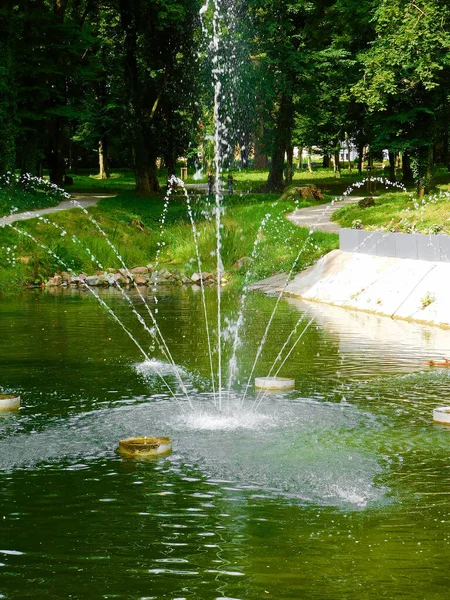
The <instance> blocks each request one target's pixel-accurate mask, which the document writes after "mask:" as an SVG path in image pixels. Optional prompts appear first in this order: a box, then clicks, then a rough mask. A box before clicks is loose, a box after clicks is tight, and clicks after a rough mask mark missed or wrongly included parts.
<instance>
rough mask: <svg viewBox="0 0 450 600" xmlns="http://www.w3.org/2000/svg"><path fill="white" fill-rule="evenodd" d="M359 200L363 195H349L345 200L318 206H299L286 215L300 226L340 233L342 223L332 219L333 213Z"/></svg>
mask: <svg viewBox="0 0 450 600" xmlns="http://www.w3.org/2000/svg"><path fill="white" fill-rule="evenodd" d="M358 200H361V196H347V198H345V199H344V200H340V201H339V202H335V203H334V204H318V205H317V206H308V208H297V210H294V212H292V213H289V214H288V215H286V217H287V218H288V219H289V221H292V223H294V225H298V226H299V227H310V228H312V229H314V230H316V231H326V232H327V233H339V228H340V225H339V224H338V223H333V222H332V221H330V217H331V215H332V214H333V213H334V212H335V211H336V210H338V209H339V208H341V206H344V205H346V204H355V203H356V202H358Z"/></svg>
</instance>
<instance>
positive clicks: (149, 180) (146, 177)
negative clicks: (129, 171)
mask: <svg viewBox="0 0 450 600" xmlns="http://www.w3.org/2000/svg"><path fill="white" fill-rule="evenodd" d="M133 160H134V173H135V176H136V192H137V193H138V194H139V195H141V196H151V195H152V194H153V193H154V192H155V191H158V190H159V182H158V177H157V168H156V157H153V156H151V155H150V154H149V153H148V151H147V149H146V147H145V142H144V140H142V139H141V138H140V137H135V139H134V140H133Z"/></svg>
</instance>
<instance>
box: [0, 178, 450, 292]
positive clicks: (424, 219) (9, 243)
mask: <svg viewBox="0 0 450 600" xmlns="http://www.w3.org/2000/svg"><path fill="white" fill-rule="evenodd" d="M375 175H376V176H382V172H381V171H380V172H379V173H376V174H375ZM160 177H161V179H160V180H161V185H164V183H165V179H166V176H165V174H164V173H163V172H162V173H161V175H160ZM362 178H364V175H363V176H362V177H361V175H359V174H358V173H357V171H356V170H353V171H343V172H342V173H341V176H340V177H335V175H334V173H333V172H332V171H331V170H326V169H317V170H314V171H313V172H312V173H309V172H307V171H306V170H303V171H297V172H296V174H295V177H294V181H293V184H292V186H290V187H289V188H288V189H287V190H285V192H284V193H283V194H282V195H280V194H273V193H271V194H268V193H263V192H261V191H260V190H261V188H262V186H263V184H264V183H265V181H266V179H267V171H254V170H247V171H237V170H236V171H235V172H234V182H235V189H234V194H233V195H228V194H227V193H226V192H225V194H224V198H223V206H224V214H223V225H224V227H223V231H222V260H223V264H224V268H225V271H226V272H227V276H228V279H229V280H230V282H231V283H233V284H236V285H239V284H242V283H243V281H244V278H245V274H246V269H247V268H248V265H247V266H245V267H241V268H239V267H238V261H239V259H241V258H243V257H245V256H251V255H252V253H253V255H254V258H255V260H254V262H253V264H252V268H251V277H247V279H246V282H248V281H249V280H251V281H256V280H258V279H262V278H264V277H269V276H271V275H273V274H275V273H278V272H281V271H289V270H290V269H291V267H292V265H293V264H294V262H295V260H296V259H297V262H296V263H295V266H294V272H299V271H301V270H303V269H304V268H305V267H307V266H309V265H311V264H313V263H314V262H315V261H317V260H318V259H319V258H320V257H321V256H323V255H324V254H326V253H327V252H329V251H330V250H333V249H335V248H337V247H338V236H337V235H336V234H334V233H324V232H320V231H316V232H314V233H310V230H309V229H308V228H302V227H297V226H296V225H294V224H292V223H291V222H289V221H288V220H287V219H286V218H285V217H286V214H288V213H290V212H292V211H293V210H294V209H295V208H306V207H308V206H312V205H317V204H318V202H317V201H315V200H304V199H301V198H300V196H299V194H298V193H297V191H296V188H297V187H299V186H305V185H311V184H314V185H316V186H317V187H319V188H320V189H321V190H322V192H323V194H324V199H323V201H321V203H323V204H328V203H330V202H331V201H332V200H335V199H336V198H340V197H342V195H343V194H345V193H348V192H350V194H352V195H355V196H358V197H361V196H372V197H373V198H374V204H373V206H369V207H367V208H361V207H360V206H358V204H357V203H356V204H354V205H347V206H343V207H342V208H340V209H339V204H338V203H336V212H335V213H334V214H333V216H332V219H333V220H335V221H336V222H338V223H339V224H340V225H341V226H344V227H352V226H365V227H366V228H382V229H389V230H393V231H422V232H426V233H430V232H431V233H438V232H450V201H449V196H448V195H447V193H448V191H449V189H450V174H448V173H447V172H446V171H442V172H438V173H437V176H436V187H435V189H434V190H433V192H432V193H431V194H430V195H428V196H425V197H424V198H423V199H421V200H420V201H419V200H418V199H417V197H416V195H415V193H414V190H413V189H412V188H411V189H409V190H408V191H407V192H404V191H398V189H397V188H390V187H389V186H388V187H387V188H386V187H385V186H384V185H381V184H379V183H378V184H377V185H376V190H375V191H372V192H371V193H370V194H369V193H368V190H367V185H363V186H362V187H358V186H355V184H356V183H357V182H360V181H361V179H362ZM187 183H188V184H189V183H191V184H192V183H199V181H198V180H197V181H194V180H193V178H192V174H190V176H189V178H188V180H187ZM200 183H202V181H200ZM392 189H394V191H392ZM68 191H69V192H70V193H71V194H73V195H75V194H79V193H83V194H93V195H105V196H107V197H104V198H102V199H101V200H100V201H99V203H98V204H97V205H96V206H93V207H90V208H89V215H90V216H91V217H92V218H93V219H95V220H96V221H97V222H98V223H99V224H100V225H101V228H102V229H103V230H104V231H105V233H106V234H107V236H108V240H109V241H110V242H111V243H112V244H113V245H114V246H115V247H116V248H117V250H118V252H119V254H120V255H121V256H122V258H123V260H124V262H125V263H126V264H127V265H128V266H129V267H130V268H132V267H136V266H141V265H146V264H148V263H153V264H154V263H155V260H158V264H159V265H160V266H161V267H164V268H167V269H169V270H177V271H179V272H181V273H185V274H186V275H190V274H192V273H193V272H195V271H196V270H197V269H198V265H197V261H196V260H195V256H196V251H195V245H194V237H193V234H192V226H191V223H190V219H189V213H188V209H187V205H186V200H185V198H184V196H183V194H181V193H173V194H172V195H171V200H170V202H169V205H168V208H167V211H166V214H165V216H164V217H162V215H163V214H164V202H165V200H164V191H162V192H161V193H160V194H155V195H154V197H151V198H149V197H140V196H138V195H137V194H136V193H135V191H134V177H133V173H132V172H131V171H125V170H124V171H117V172H115V173H112V175H111V177H110V178H109V179H107V180H104V179H98V178H97V176H96V175H95V174H92V173H88V172H86V173H83V174H77V175H74V176H73V186H71V187H70V188H68ZM189 196H190V201H191V206H192V209H193V214H194V219H195V222H196V226H197V230H198V239H199V250H200V255H201V257H202V266H203V269H204V270H205V271H213V270H215V268H216V267H215V257H214V251H215V247H216V234H215V218H214V215H213V209H214V206H213V205H214V200H213V199H212V198H208V196H206V195H205V193H204V192H202V193H200V192H198V191H196V190H195V189H191V190H190V193H189ZM36 202H37V203H38V204H39V200H38V201H36V199H35V198H34V199H33V201H32V203H31V205H30V203H29V199H27V198H26V197H25V196H20V195H18V196H17V197H15V198H14V197H10V196H9V197H8V198H5V197H3V205H2V204H0V210H1V211H2V213H3V214H7V213H9V212H10V209H11V207H12V206H15V207H16V208H17V209H18V210H19V211H21V210H29V209H32V208H39V206H37V205H36ZM50 203H51V201H50ZM41 204H43V205H48V202H47V201H46V200H45V199H43V200H42V201H41ZM269 214H270V217H268V215H269ZM162 220H164V225H163V226H162ZM263 220H264V226H263V227H262V228H261V223H262V222H263ZM55 224H56V226H57V227H55ZM15 227H16V229H17V230H15V229H12V228H10V227H8V226H7V227H4V228H2V229H0V266H1V269H0V294H9V293H15V292H18V291H20V290H21V289H23V287H24V286H25V287H26V286H29V285H40V284H42V282H44V281H45V280H46V279H48V278H49V277H50V276H52V275H53V274H54V273H55V272H58V271H61V270H72V271H74V272H76V273H80V272H85V273H88V274H93V273H95V272H96V271H98V270H99V269H106V268H118V267H120V263H119V260H118V258H117V256H116V255H115V253H114V251H113V249H112V248H111V245H110V244H109V243H108V240H106V239H105V237H104V236H103V235H102V234H101V233H100V232H99V230H98V229H97V228H96V227H95V225H94V224H93V222H92V221H91V220H89V218H88V217H87V215H86V214H85V213H83V212H82V211H81V210H80V209H73V210H68V211H64V212H59V213H55V214H54V215H51V216H50V219H49V222H44V221H41V220H38V219H30V220H27V221H26V222H23V223H17V224H15ZM24 232H26V233H24ZM29 236H32V237H33V238H34V239H32V238H31V237H29ZM255 240H258V241H257V244H256V246H255ZM37 242H39V244H40V245H39V244H38V243H37ZM42 245H43V246H45V248H42V247H41V246H42ZM56 256H57V257H58V258H59V260H58V259H57V258H56Z"/></svg>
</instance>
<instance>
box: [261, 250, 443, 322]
mask: <svg viewBox="0 0 450 600" xmlns="http://www.w3.org/2000/svg"><path fill="white" fill-rule="evenodd" d="M285 281H286V275H276V276H274V277H271V278H269V279H265V280H263V281H260V282H258V283H256V284H254V285H253V286H252V289H256V290H260V291H264V292H268V293H275V292H278V293H279V292H280V291H281V290H284V291H283V293H284V294H285V295H287V296H293V297H297V298H302V299H304V300H309V301H314V302H322V303H326V304H330V305H333V306H340V307H343V308H349V309H353V310H360V311H366V312H370V313H374V314H379V315H384V316H387V317H391V318H394V319H405V320H408V321H415V322H419V323H428V324H432V325H439V326H441V327H449V328H450V263H442V262H431V261H425V260H410V259H401V258H387V257H381V256H372V255H367V254H359V253H353V252H343V251H341V250H333V251H332V252H330V253H328V254H327V255H326V256H324V257H323V258H321V259H320V260H319V261H318V262H317V263H316V264H315V265H314V266H312V267H310V268H309V269H307V270H305V271H303V272H302V273H300V274H298V275H297V276H296V277H294V278H293V279H292V280H291V281H290V282H289V283H288V284H287V285H286V286H285Z"/></svg>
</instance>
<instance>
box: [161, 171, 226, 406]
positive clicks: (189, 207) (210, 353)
mask: <svg viewBox="0 0 450 600" xmlns="http://www.w3.org/2000/svg"><path fill="white" fill-rule="evenodd" d="M172 177H173V178H175V181H176V182H177V184H178V185H180V186H181V188H182V190H183V193H184V196H185V199H186V205H187V209H188V215H189V219H190V221H191V227H192V235H193V237H194V246H195V253H196V258H197V267H198V270H199V273H202V261H201V257H200V250H199V244H198V230H197V226H196V224H195V220H194V215H193V213H192V206H191V200H190V198H189V194H188V191H187V189H186V186H185V185H184V181H183V180H181V179H178V178H177V177H175V175H173V176H172ZM200 287H201V294H202V304H203V313H204V315H205V329H206V339H207V343H208V355H209V366H210V370H211V383H212V388H213V398H214V405H216V386H215V382H214V366H213V360H212V345H211V335H210V331H209V321H208V311H207V310H206V297H205V286H204V283H203V277H200Z"/></svg>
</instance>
